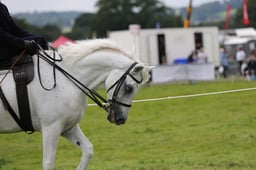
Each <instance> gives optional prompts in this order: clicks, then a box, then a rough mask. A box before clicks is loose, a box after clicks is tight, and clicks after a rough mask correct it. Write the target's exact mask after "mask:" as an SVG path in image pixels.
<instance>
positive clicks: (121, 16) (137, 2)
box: [91, 0, 182, 37]
mask: <svg viewBox="0 0 256 170" xmlns="http://www.w3.org/2000/svg"><path fill="white" fill-rule="evenodd" d="M96 6H97V7H98V9H99V10H98V12H97V13H96V15H95V16H94V17H93V18H92V21H91V24H92V25H91V28H92V30H95V31H96V32H97V34H98V36H102V37H104V36H106V34H107V31H113V30H124V29H127V28H128V26H129V24H140V25H141V27H142V28H154V27H155V25H156V23H157V22H159V23H161V26H162V27H177V26H182V18H181V17H180V16H175V15H174V12H173V10H172V9H170V8H167V7H166V6H165V5H164V4H163V3H162V2H161V1H159V0H147V1H145V0H111V1H109V0H99V1H98V2H97V4H96Z"/></svg>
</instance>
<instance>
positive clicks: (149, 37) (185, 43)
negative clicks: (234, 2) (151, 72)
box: [109, 25, 219, 66]
mask: <svg viewBox="0 0 256 170" xmlns="http://www.w3.org/2000/svg"><path fill="white" fill-rule="evenodd" d="M109 37H110V39H113V40H115V41H116V42H117V43H118V44H119V45H120V46H121V47H123V48H125V49H126V50H127V51H131V50H132V48H134V47H135V57H137V58H138V59H139V60H141V61H143V62H145V63H146V64H149V65H155V66H157V65H163V64H174V63H175V61H182V60H186V59H187V57H188V55H189V54H190V53H191V52H192V50H198V49H199V48H200V47H203V48H204V51H205V53H206V54H207V56H208V61H209V63H213V64H214V65H216V66H218V65H219V30H218V28H217V27H192V28H165V29H159V28H158V29H157V28H156V29H140V27H139V26H138V25H132V26H130V29H129V30H124V31H112V32H110V33H109Z"/></svg>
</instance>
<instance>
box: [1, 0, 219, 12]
mask: <svg viewBox="0 0 256 170" xmlns="http://www.w3.org/2000/svg"><path fill="white" fill-rule="evenodd" d="M1 1H2V3H4V4H5V5H7V6H8V8H9V11H10V13H17V12H34V11H38V12H41V11H70V10H75V11H84V12H95V11H96V8H95V2H97V0H1ZM161 1H162V2H164V3H165V4H166V5H167V6H170V7H184V6H187V5H188V3H189V0H161ZM213 1H218V0H193V5H194V6H198V5H200V4H202V3H206V2H213ZM219 1H221V0H219Z"/></svg>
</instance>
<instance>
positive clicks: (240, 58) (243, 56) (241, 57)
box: [236, 47, 246, 75]
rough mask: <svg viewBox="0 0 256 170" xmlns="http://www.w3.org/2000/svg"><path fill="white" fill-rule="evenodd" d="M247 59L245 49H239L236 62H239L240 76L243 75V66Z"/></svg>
mask: <svg viewBox="0 0 256 170" xmlns="http://www.w3.org/2000/svg"><path fill="white" fill-rule="evenodd" d="M245 59H246V54H245V52H244V50H243V48H242V47H238V48H237V51H236V61H237V62H238V65H239V73H240V75H242V74H243V70H242V64H243V62H244V61H245Z"/></svg>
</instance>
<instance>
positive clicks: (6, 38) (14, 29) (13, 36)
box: [0, 1, 48, 60]
mask: <svg viewBox="0 0 256 170" xmlns="http://www.w3.org/2000/svg"><path fill="white" fill-rule="evenodd" d="M35 42H36V43H38V44H39V45H40V46H41V47H42V48H43V49H48V44H47V42H46V40H45V39H44V38H43V37H41V36H39V35H34V34H31V33H29V32H27V31H25V30H23V29H22V28H20V27H19V26H18V25H16V23H15V22H14V21H13V19H12V17H11V15H10V13H9V11H8V8H7V7H6V6H5V5H4V4H3V3H2V2H1V1H0V60H8V59H11V58H12V57H14V56H17V55H19V54H20V53H21V52H22V51H23V50H25V52H26V53H27V54H29V55H34V54H35V53H37V51H38V47H37V45H36V44H35Z"/></svg>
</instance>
